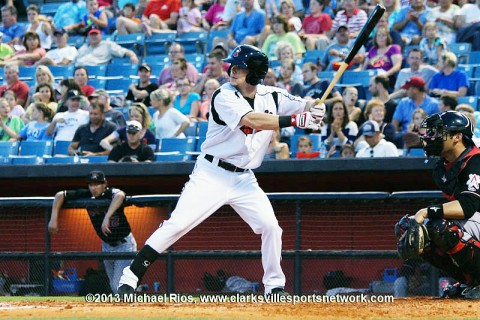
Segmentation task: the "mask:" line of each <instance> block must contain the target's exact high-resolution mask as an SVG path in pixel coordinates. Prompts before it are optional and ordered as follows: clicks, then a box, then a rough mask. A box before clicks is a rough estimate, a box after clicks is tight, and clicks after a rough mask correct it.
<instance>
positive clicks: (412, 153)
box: [404, 148, 425, 158]
mask: <svg viewBox="0 0 480 320" xmlns="http://www.w3.org/2000/svg"><path fill="white" fill-rule="evenodd" d="M404 156H406V157H423V158H425V152H424V151H423V149H422V148H410V149H408V150H404Z"/></svg>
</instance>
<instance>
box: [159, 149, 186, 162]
mask: <svg viewBox="0 0 480 320" xmlns="http://www.w3.org/2000/svg"><path fill="white" fill-rule="evenodd" d="M185 157H186V156H185V155H184V154H181V153H180V152H178V151H174V152H155V161H159V162H162V161H184V160H185Z"/></svg>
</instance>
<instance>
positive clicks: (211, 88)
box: [198, 69, 275, 121]
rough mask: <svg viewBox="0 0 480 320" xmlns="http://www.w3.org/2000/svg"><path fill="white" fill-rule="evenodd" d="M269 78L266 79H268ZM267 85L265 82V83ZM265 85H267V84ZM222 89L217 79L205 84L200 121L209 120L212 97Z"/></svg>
mask: <svg viewBox="0 0 480 320" xmlns="http://www.w3.org/2000/svg"><path fill="white" fill-rule="evenodd" d="M270 70H271V73H270V74H272V73H273V70H272V69H270ZM266 78H267V77H265V79H266ZM273 78H274V79H275V73H273ZM264 83H265V82H264ZM265 85H267V84H266V83H265ZM218 88H220V82H218V81H217V80H216V79H209V80H207V82H205V90H204V91H205V99H203V100H202V103H201V104H200V108H199V109H200V110H199V111H200V114H199V115H198V117H199V120H205V121H206V120H208V113H209V109H210V100H211V99H212V95H213V93H214V92H215V90H217V89H218Z"/></svg>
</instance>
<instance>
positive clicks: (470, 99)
mask: <svg viewBox="0 0 480 320" xmlns="http://www.w3.org/2000/svg"><path fill="white" fill-rule="evenodd" d="M457 101H458V104H462V103H466V104H469V105H471V106H472V107H473V109H474V110H478V97H477V96H467V97H458V98H457Z"/></svg>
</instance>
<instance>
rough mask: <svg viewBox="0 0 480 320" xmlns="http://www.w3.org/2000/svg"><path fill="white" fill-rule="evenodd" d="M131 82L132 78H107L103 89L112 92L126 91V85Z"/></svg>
mask: <svg viewBox="0 0 480 320" xmlns="http://www.w3.org/2000/svg"><path fill="white" fill-rule="evenodd" d="M133 82H135V81H134V79H109V80H107V84H106V86H105V90H107V91H108V92H112V93H115V92H119V91H122V92H123V93H126V92H128V87H129V86H130V85H131V84H132V83H133Z"/></svg>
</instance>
